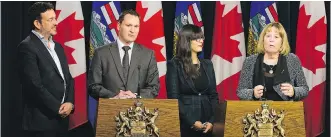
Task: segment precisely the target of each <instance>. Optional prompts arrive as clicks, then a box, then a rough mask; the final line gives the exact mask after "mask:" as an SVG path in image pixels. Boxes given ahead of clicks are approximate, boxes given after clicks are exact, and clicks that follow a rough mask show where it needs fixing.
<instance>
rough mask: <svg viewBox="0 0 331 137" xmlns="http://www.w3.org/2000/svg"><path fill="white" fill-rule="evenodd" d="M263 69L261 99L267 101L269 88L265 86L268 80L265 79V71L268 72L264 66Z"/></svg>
mask: <svg viewBox="0 0 331 137" xmlns="http://www.w3.org/2000/svg"><path fill="white" fill-rule="evenodd" d="M262 71H263V95H262V97H261V100H263V101H266V100H267V88H266V86H265V83H266V80H265V73H266V69H265V68H262Z"/></svg>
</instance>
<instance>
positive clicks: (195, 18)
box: [188, 5, 203, 27]
mask: <svg viewBox="0 0 331 137" xmlns="http://www.w3.org/2000/svg"><path fill="white" fill-rule="evenodd" d="M188 11H189V13H190V15H191V17H192V21H193V23H194V25H197V26H199V27H202V26H203V24H202V21H200V22H199V21H198V18H197V15H196V14H195V12H194V9H193V6H192V5H190V6H189V7H188Z"/></svg>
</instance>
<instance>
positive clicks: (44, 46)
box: [18, 2, 74, 137]
mask: <svg viewBox="0 0 331 137" xmlns="http://www.w3.org/2000/svg"><path fill="white" fill-rule="evenodd" d="M29 17H30V20H31V23H33V25H32V26H33V30H32V32H31V33H30V35H29V36H28V37H26V38H25V39H24V40H23V41H22V42H21V43H20V44H19V46H18V59H19V70H20V77H21V85H22V92H23V99H24V100H23V102H24V107H23V122H22V126H23V132H24V136H27V137H65V136H66V134H67V131H68V125H69V118H68V115H69V114H70V113H72V110H73V107H74V105H73V104H74V83H73V78H72V76H71V74H70V72H69V67H68V63H67V59H66V57H65V53H64V50H63V48H62V46H61V45H60V44H59V43H56V42H55V41H53V40H52V36H53V35H55V34H56V33H57V32H56V26H57V21H56V14H55V12H54V6H53V5H52V4H50V3H45V2H37V3H35V4H33V5H32V6H31V7H30V9H29Z"/></svg>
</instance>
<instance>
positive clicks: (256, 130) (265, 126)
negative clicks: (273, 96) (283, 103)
mask: <svg viewBox="0 0 331 137" xmlns="http://www.w3.org/2000/svg"><path fill="white" fill-rule="evenodd" d="M261 107H262V111H260V110H259V109H257V110H256V111H255V112H254V114H247V115H246V116H245V117H244V118H243V123H244V137H285V130H284V128H283V127H282V122H283V120H284V117H285V112H284V110H281V111H280V113H279V114H277V113H276V110H274V109H271V110H270V111H269V106H268V105H267V104H265V103H263V104H262V105H261Z"/></svg>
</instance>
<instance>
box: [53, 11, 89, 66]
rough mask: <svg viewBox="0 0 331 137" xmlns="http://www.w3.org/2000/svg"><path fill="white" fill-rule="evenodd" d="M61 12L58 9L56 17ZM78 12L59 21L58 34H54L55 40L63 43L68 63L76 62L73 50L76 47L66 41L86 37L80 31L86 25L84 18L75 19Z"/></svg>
mask: <svg viewBox="0 0 331 137" xmlns="http://www.w3.org/2000/svg"><path fill="white" fill-rule="evenodd" d="M60 13H61V10H56V17H57V18H58V17H59V15H60ZM75 16H76V12H74V13H72V14H71V15H69V16H68V17H66V18H65V19H63V20H62V21H61V22H58V25H57V27H56V28H57V35H55V36H54V40H55V41H56V42H58V43H60V44H61V45H62V47H63V48H64V51H65V54H66V57H67V60H68V64H76V61H75V59H74V57H73V56H72V52H74V50H75V49H73V48H71V47H69V46H67V45H65V44H64V43H65V42H68V41H72V40H76V39H80V38H84V36H82V35H81V34H80V33H79V32H80V30H81V29H82V28H83V27H84V24H83V23H84V21H83V20H76V19H75Z"/></svg>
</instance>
